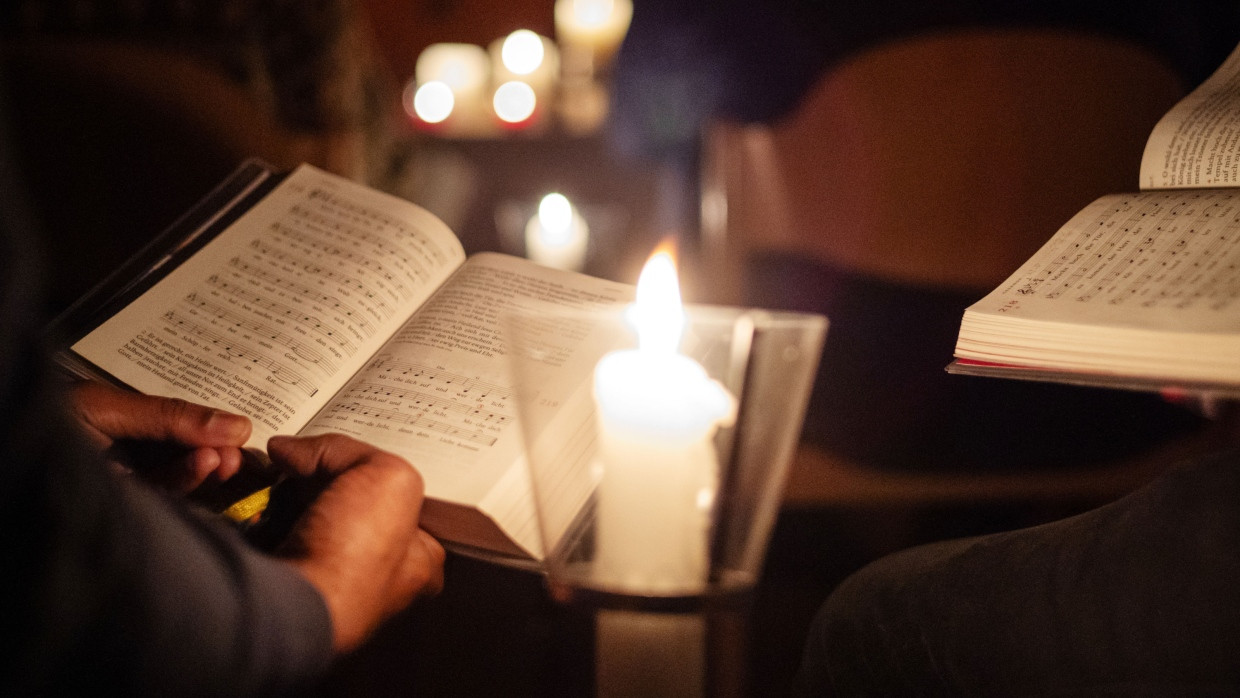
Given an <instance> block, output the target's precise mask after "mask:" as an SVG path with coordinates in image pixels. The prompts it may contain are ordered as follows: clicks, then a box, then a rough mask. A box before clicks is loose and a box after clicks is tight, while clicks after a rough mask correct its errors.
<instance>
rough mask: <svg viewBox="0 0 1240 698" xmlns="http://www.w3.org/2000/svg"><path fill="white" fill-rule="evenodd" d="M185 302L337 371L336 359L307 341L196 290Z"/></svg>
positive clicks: (317, 325)
mask: <svg viewBox="0 0 1240 698" xmlns="http://www.w3.org/2000/svg"><path fill="white" fill-rule="evenodd" d="M185 303H186V304H188V305H189V306H190V307H192V308H196V309H198V310H201V311H204V312H206V313H207V314H208V315H210V316H212V317H214V318H216V319H218V320H222V321H224V322H225V323H227V324H229V325H232V326H233V327H239V328H245V329H247V330H251V331H252V332H254V333H255V334H256V336H258V337H262V338H265V339H269V340H271V341H272V342H275V343H277V344H280V345H282V346H284V347H287V348H288V349H289V350H290V351H292V352H293V353H294V354H296V355H297V356H298V357H300V358H301V359H302V360H304V361H308V362H310V363H311V364H314V365H316V366H320V367H322V368H325V369H327V370H328V371H330V372H333V373H334V372H335V371H336V362H335V361H332V359H331V358H329V357H327V356H325V355H324V354H323V352H321V351H319V350H317V349H315V348H314V347H312V346H310V345H309V344H307V343H306V342H303V341H301V340H298V339H297V338H296V337H293V336H292V335H290V334H287V333H285V332H281V331H279V330H277V329H275V328H273V327H269V326H268V325H266V324H265V323H263V322H259V321H257V320H254V319H251V318H248V317H245V316H243V315H240V314H238V313H235V312H233V311H231V310H229V309H228V308H225V307H224V306H222V305H219V304H218V303H215V302H213V301H211V300H209V299H207V298H204V297H202V296H200V295H198V294H197V293H196V292H191V293H190V294H189V295H188V296H186V297H185ZM314 326H315V327H320V328H321V325H320V324H316V325H314Z"/></svg>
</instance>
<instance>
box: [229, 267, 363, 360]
mask: <svg viewBox="0 0 1240 698" xmlns="http://www.w3.org/2000/svg"><path fill="white" fill-rule="evenodd" d="M207 283H209V284H211V285H212V286H215V287H216V288H218V289H220V292H221V293H223V294H225V295H227V296H230V297H233V298H237V299H240V300H243V301H249V302H250V303H253V304H255V305H257V306H260V307H263V308H266V309H267V310H269V311H271V312H272V313H275V314H276V315H278V316H281V317H287V318H292V319H295V320H297V321H299V322H300V323H303V326H305V327H307V328H308V329H310V330H312V331H314V332H315V333H316V334H318V335H319V336H320V337H322V338H324V339H326V340H329V341H332V342H335V343H336V344H337V345H338V346H339V347H340V348H341V349H343V350H344V353H345V355H346V356H353V355H354V354H355V353H357V345H356V344H354V343H353V341H352V340H350V339H349V338H347V337H345V336H344V335H342V334H341V333H339V332H329V331H327V330H326V329H324V328H323V327H321V326H320V324H321V323H320V321H319V318H318V317H316V316H314V315H307V314H306V313H304V312H302V311H300V310H297V309H295V308H292V307H290V306H287V305H284V304H283V303H280V302H278V301H273V300H270V299H268V298H267V297H266V296H263V295H260V294H258V293H254V292H252V291H250V290H248V289H245V288H243V287H241V286H239V285H237V284H233V283H229V282H227V281H224V280H223V279H221V278H220V277H219V275H216V274H212V275H211V276H210V277H209V278H208V279H207ZM342 307H346V308H347V306H342ZM355 312H356V311H354V310H352V309H348V310H347V312H346V313H345V314H346V315H349V316H351V315H352V314H353V313H355Z"/></svg>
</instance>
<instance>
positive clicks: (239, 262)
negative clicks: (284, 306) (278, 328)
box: [228, 257, 394, 337]
mask: <svg viewBox="0 0 1240 698" xmlns="http://www.w3.org/2000/svg"><path fill="white" fill-rule="evenodd" d="M228 264H229V266H231V267H232V268H234V269H237V270H238V271H241V272H243V273H245V274H247V275H249V276H252V277H254V278H255V279H260V280H262V281H266V282H267V283H269V284H272V285H274V286H278V287H280V288H284V289H287V290H289V291H291V292H293V293H296V294H298V295H301V296H305V297H307V298H312V299H315V300H317V301H319V302H321V303H323V304H325V305H327V306H329V307H332V308H339V309H341V310H343V311H346V312H347V314H348V315H349V319H350V320H352V321H354V322H356V323H357V324H358V326H359V327H361V328H362V330H363V331H364V332H365V333H366V336H367V337H372V336H374V333H375V326H374V323H372V322H370V321H369V320H367V319H366V317H365V316H364V315H363V314H361V313H358V312H357V311H356V310H354V309H353V308H351V307H350V306H349V305H348V304H346V303H345V302H344V301H342V300H340V299H339V298H338V297H336V296H333V295H331V294H330V293H324V292H322V291H318V290H315V289H313V288H311V287H309V286H306V285H305V284H299V283H297V282H296V281H292V280H290V279H286V278H284V277H283V276H281V275H279V274H276V273H274V272H270V271H267V270H266V269H263V268H262V267H259V266H257V265H255V264H250V263H249V262H247V261H245V260H244V259H241V258H240V257H233V258H232V259H230V260H229V261H228ZM374 305H376V306H378V308H377V309H375V308H370V307H367V308H366V310H367V311H369V312H370V313H372V314H373V315H374V316H375V317H376V318H377V319H379V320H381V321H382V320H387V319H389V318H391V317H392V314H393V312H394V311H393V310H392V309H391V308H390V307H388V305H387V304H386V303H381V302H380V303H375V304H374Z"/></svg>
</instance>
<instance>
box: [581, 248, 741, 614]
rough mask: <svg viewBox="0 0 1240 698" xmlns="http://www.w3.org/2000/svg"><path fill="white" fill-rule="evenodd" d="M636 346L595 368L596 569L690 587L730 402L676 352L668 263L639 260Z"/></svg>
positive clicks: (673, 285) (696, 577)
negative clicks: (643, 263)
mask: <svg viewBox="0 0 1240 698" xmlns="http://www.w3.org/2000/svg"><path fill="white" fill-rule="evenodd" d="M629 315H630V320H631V321H632V322H633V324H634V325H635V327H636V330H637V335H638V347H637V348H636V349H627V350H619V351H614V352H611V353H609V354H607V355H605V356H604V357H603V358H602V359H601V360H600V361H599V362H598V365H597V366H596V367H595V371H594V399H595V404H596V407H597V414H598V438H599V450H598V459H599V462H600V464H601V466H602V478H601V481H600V483H599V486H598V497H597V503H598V514H597V519H596V528H597V537H596V553H595V574H596V578H597V580H598V581H599V582H600V583H601V584H603V585H605V586H608V587H611V588H613V589H615V590H618V591H624V592H632V593H639V594H665V593H673V594H675V593H692V592H695V591H700V590H701V589H702V588H703V586H704V585H705V583H706V578H707V571H708V565H709V559H708V538H709V526H710V515H709V514H710V509H711V504H712V502H713V498H714V493H715V488H716V486H717V481H718V457H717V454H716V452H715V446H714V435H715V431H716V430H717V429H718V428H719V427H720V426H721V425H726V424H730V423H731V421H732V420H733V419H735V414H736V401H735V399H734V398H733V397H732V395H731V394H730V393H728V391H727V389H725V388H724V387H723V386H722V385H721V384H719V383H718V382H717V381H715V380H713V379H711V378H710V377H709V376H708V375H707V373H706V371H705V369H704V368H703V367H702V366H701V365H700V364H698V363H697V362H696V361H694V360H693V359H691V358H689V357H687V356H685V355H683V354H681V353H679V351H678V348H679V344H680V341H681V335H682V333H683V328H684V323H685V313H684V308H683V306H682V304H681V301H680V289H679V285H678V282H677V278H676V268H675V262H674V261H673V259H672V256H671V254H670V253H669V252H668V251H666V250H659V251H656V253H655V254H654V255H653V256H652V257H651V259H650V261H649V262H647V264H646V266H645V268H644V269H643V270H642V274H641V277H640V278H639V280H638V283H637V297H636V300H635V302H634V304H633V306H632V307H631V308H630V309H629Z"/></svg>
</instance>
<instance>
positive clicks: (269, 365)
mask: <svg viewBox="0 0 1240 698" xmlns="http://www.w3.org/2000/svg"><path fill="white" fill-rule="evenodd" d="M163 320H164V321H165V322H166V323H167V324H168V326H169V327H171V328H173V329H175V330H179V331H181V332H185V333H188V334H192V335H195V336H197V337H200V338H202V339H203V340H205V341H206V342H208V343H209V345H210V346H211V347H214V348H215V349H218V350H219V351H221V352H223V353H224V354H226V355H227V356H228V357H230V359H231V360H235V361H239V362H243V363H249V364H252V365H256V366H260V367H262V368H265V369H267V370H268V371H269V372H270V375H271V377H272V378H273V379H275V380H277V381H279V382H281V383H286V384H288V385H291V386H293V387H295V388H297V389H299V390H301V391H302V392H304V393H306V395H308V396H311V397H313V396H314V395H315V394H316V393H318V392H319V389H318V386H316V385H314V384H313V383H311V382H310V381H309V380H307V379H306V377H305V376H303V375H301V374H300V373H298V372H297V371H294V370H293V369H292V368H289V367H288V366H287V365H285V364H284V363H283V362H281V361H278V360H276V359H274V358H272V357H270V356H268V355H267V354H266V353H264V352H261V351H259V350H257V349H255V348H253V347H250V346H247V345H246V344H245V343H244V342H241V341H238V340H237V339H235V338H231V337H227V336H225V335H223V334H220V333H219V332H216V331H214V330H211V329H209V328H207V327H206V326H204V325H203V324H201V323H198V322H195V321H194V320H193V319H192V318H189V317H187V316H185V315H183V314H181V313H178V312H177V311H175V310H169V311H168V312H166V313H164V314H163Z"/></svg>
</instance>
